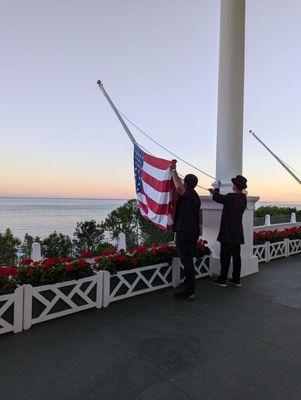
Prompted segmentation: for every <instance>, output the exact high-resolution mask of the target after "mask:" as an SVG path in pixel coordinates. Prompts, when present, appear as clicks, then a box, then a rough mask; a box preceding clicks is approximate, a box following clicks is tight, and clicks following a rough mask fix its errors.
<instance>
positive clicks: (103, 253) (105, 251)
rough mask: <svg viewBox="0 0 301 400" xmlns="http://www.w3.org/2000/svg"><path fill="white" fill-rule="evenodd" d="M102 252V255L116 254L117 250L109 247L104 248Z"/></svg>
mask: <svg viewBox="0 0 301 400" xmlns="http://www.w3.org/2000/svg"><path fill="white" fill-rule="evenodd" d="M100 254H101V255H102V256H109V255H112V254H116V251H115V249H108V250H103V251H102V252H101V253H100Z"/></svg>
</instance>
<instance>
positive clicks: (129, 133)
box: [97, 80, 137, 144]
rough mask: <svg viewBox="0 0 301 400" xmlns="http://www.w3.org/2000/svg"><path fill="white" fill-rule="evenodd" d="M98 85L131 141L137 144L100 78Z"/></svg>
mask: <svg viewBox="0 0 301 400" xmlns="http://www.w3.org/2000/svg"><path fill="white" fill-rule="evenodd" d="M97 85H98V86H99V89H100V90H101V91H102V93H103V95H104V96H105V98H106V99H107V101H108V103H109V104H110V106H111V108H112V110H113V111H114V113H115V114H116V117H117V118H118V119H119V121H120V123H121V125H122V126H123V129H124V130H125V131H126V133H127V135H128V137H129V139H130V141H131V142H132V143H133V144H137V142H136V140H135V138H134V136H133V134H132V132H131V131H130V130H129V127H128V126H127V124H126V123H125V122H124V120H123V118H122V117H121V115H120V113H119V111H118V110H117V108H116V107H115V105H114V103H113V102H112V100H111V98H110V96H109V95H108V93H107V92H106V90H105V88H104V87H103V84H102V83H101V81H100V80H98V81H97Z"/></svg>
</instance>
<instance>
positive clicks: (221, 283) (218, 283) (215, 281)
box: [212, 278, 227, 287]
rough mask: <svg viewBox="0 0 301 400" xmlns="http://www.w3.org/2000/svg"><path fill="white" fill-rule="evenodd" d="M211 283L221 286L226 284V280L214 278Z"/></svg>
mask: <svg viewBox="0 0 301 400" xmlns="http://www.w3.org/2000/svg"><path fill="white" fill-rule="evenodd" d="M212 283H213V284H214V285H218V286H222V287H226V286H227V282H226V281H222V280H221V279H220V278H217V279H214V280H213V281H212Z"/></svg>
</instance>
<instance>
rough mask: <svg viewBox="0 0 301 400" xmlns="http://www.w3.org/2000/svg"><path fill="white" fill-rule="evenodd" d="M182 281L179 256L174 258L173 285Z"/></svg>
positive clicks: (177, 284) (175, 285)
mask: <svg viewBox="0 0 301 400" xmlns="http://www.w3.org/2000/svg"><path fill="white" fill-rule="evenodd" d="M180 282H181V261H180V259H179V258H178V257H175V258H174V259H173V260H172V286H173V287H174V288H175V287H177V286H179V285H180Z"/></svg>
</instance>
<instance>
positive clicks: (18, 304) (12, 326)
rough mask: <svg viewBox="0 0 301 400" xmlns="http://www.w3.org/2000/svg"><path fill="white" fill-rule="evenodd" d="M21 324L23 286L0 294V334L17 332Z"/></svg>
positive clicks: (20, 329) (20, 328)
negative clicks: (8, 292)
mask: <svg viewBox="0 0 301 400" xmlns="http://www.w3.org/2000/svg"><path fill="white" fill-rule="evenodd" d="M22 325H23V287H22V286H20V287H18V288H17V289H16V290H15V291H14V293H10V294H4V295H1V296H0V334H2V333H7V332H14V333H18V332H21V331H22Z"/></svg>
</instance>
